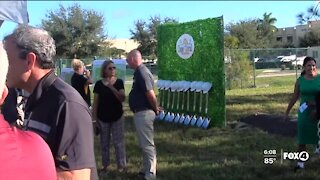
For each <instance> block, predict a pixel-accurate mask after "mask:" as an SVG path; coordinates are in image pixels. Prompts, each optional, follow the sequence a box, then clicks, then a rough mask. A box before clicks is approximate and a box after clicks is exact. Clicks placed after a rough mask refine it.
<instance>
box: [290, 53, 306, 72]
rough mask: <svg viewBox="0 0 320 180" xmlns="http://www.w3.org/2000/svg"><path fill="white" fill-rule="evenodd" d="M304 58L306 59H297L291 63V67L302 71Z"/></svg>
mask: <svg viewBox="0 0 320 180" xmlns="http://www.w3.org/2000/svg"><path fill="white" fill-rule="evenodd" d="M304 58H306V56H300V57H297V59H295V60H293V61H291V65H292V66H293V67H294V68H298V69H302V66H303V61H304Z"/></svg>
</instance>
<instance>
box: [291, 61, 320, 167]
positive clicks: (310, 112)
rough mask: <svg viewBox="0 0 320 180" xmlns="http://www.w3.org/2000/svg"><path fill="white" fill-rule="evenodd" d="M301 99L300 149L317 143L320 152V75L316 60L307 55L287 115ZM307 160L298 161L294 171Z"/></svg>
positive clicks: (299, 121)
mask: <svg viewBox="0 0 320 180" xmlns="http://www.w3.org/2000/svg"><path fill="white" fill-rule="evenodd" d="M299 99H300V106H299V109H298V151H299V152H301V151H307V147H306V145H307V144H312V145H316V150H315V152H316V153H318V154H320V121H319V119H320V75H318V71H317V66H316V60H315V59H314V58H312V57H306V58H305V59H304V61H303V71H302V72H301V76H300V77H299V78H298V79H297V80H296V83H295V86H294V92H293V95H292V97H291V99H290V101H289V104H288V107H287V110H286V112H285V115H286V117H287V118H288V117H289V113H290V111H291V109H292V107H293V106H294V104H295V103H296V102H297V101H298V100H299ZM304 165H305V162H303V161H298V162H297V165H296V166H295V167H294V171H297V170H299V169H304V167H305V166H304Z"/></svg>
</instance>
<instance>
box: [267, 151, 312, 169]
mask: <svg viewBox="0 0 320 180" xmlns="http://www.w3.org/2000/svg"><path fill="white" fill-rule="evenodd" d="M277 153H278V151H277V150H276V149H265V150H263V163H264V164H267V165H272V164H274V163H275V162H276V161H277V160H278V159H279V158H278V157H279V154H277ZM309 158H310V155H309V153H308V152H307V151H301V152H293V151H291V152H290V151H283V149H281V151H280V163H281V164H282V163H283V160H297V161H302V162H306V161H308V160H309Z"/></svg>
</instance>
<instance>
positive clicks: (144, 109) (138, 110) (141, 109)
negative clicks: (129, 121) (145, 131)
mask: <svg viewBox="0 0 320 180" xmlns="http://www.w3.org/2000/svg"><path fill="white" fill-rule="evenodd" d="M146 110H151V109H149V108H137V109H134V110H133V112H134V113H137V112H140V111H146Z"/></svg>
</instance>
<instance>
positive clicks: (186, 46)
mask: <svg viewBox="0 0 320 180" xmlns="http://www.w3.org/2000/svg"><path fill="white" fill-rule="evenodd" d="M176 51H177V54H178V55H179V56H180V57H181V58H182V59H188V58H190V57H191V56H192V54H193V51H194V41H193V38H192V36H190V35H189V34H183V35H181V36H180V38H179V39H178V41H177V44H176Z"/></svg>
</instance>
